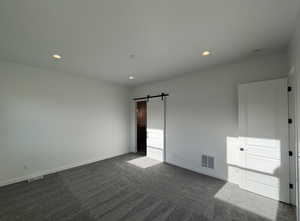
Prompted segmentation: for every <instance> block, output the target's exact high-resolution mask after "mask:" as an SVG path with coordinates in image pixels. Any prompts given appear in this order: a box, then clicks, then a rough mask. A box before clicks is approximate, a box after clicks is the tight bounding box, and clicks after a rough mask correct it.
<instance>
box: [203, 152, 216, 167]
mask: <svg viewBox="0 0 300 221" xmlns="http://www.w3.org/2000/svg"><path fill="white" fill-rule="evenodd" d="M202 167H206V168H210V169H214V168H215V158H214V157H211V156H207V155H202Z"/></svg>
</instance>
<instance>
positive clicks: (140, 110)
mask: <svg viewBox="0 0 300 221" xmlns="http://www.w3.org/2000/svg"><path fill="white" fill-rule="evenodd" d="M136 117H137V120H136V121H137V152H139V153H142V154H145V155H146V148H147V102H146V101H139V102H137V103H136Z"/></svg>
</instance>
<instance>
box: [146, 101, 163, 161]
mask: <svg viewBox="0 0 300 221" xmlns="http://www.w3.org/2000/svg"><path fill="white" fill-rule="evenodd" d="M164 102H165V99H164V100H161V98H154V99H150V100H149V101H148V103H147V157H149V158H152V159H156V160H159V161H164V151H165V150H164V143H165V141H164V135H165V111H164V106H165V105H164Z"/></svg>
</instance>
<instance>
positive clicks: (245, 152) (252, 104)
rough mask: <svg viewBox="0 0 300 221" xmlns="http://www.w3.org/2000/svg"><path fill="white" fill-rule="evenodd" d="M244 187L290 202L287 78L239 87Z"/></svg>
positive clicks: (240, 141)
mask: <svg viewBox="0 0 300 221" xmlns="http://www.w3.org/2000/svg"><path fill="white" fill-rule="evenodd" d="M238 90H239V145H240V159H241V161H240V162H241V165H240V166H241V168H242V169H241V176H242V177H241V184H240V186H241V188H243V189H246V190H248V191H251V192H254V193H257V194H260V195H263V196H266V197H269V198H272V199H275V200H280V201H283V202H287V203H289V202H290V199H289V156H288V96H287V79H277V80H271V81H263V82H254V83H249V84H241V85H239V88H238Z"/></svg>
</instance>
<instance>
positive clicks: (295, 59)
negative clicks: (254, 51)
mask: <svg viewBox="0 0 300 221" xmlns="http://www.w3.org/2000/svg"><path fill="white" fill-rule="evenodd" d="M297 21H298V22H297V24H296V29H295V33H294V35H293V38H292V40H291V43H290V50H289V55H290V70H291V74H292V75H294V78H293V79H295V86H296V87H295V90H296V93H295V96H296V116H295V117H296V121H295V122H297V125H296V142H297V140H298V145H297V146H298V186H297V188H298V220H300V217H299V216H300V211H299V210H300V208H299V183H300V176H299V171H300V168H299V166H300V152H299V147H300V143H299V137H300V130H299V125H300V118H299V116H300V114H299V111H300V90H299V88H300V12H299V14H298V19H297Z"/></svg>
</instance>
